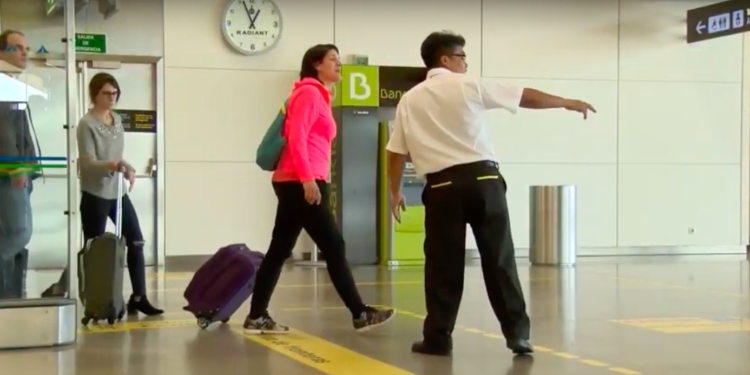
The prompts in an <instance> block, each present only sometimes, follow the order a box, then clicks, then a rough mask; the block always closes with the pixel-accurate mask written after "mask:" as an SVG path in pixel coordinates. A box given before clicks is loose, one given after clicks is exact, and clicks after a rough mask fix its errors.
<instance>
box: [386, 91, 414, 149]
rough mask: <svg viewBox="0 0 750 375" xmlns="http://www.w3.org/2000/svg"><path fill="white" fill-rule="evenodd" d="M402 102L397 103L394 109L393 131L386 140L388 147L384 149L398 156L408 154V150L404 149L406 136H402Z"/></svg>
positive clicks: (404, 117)
mask: <svg viewBox="0 0 750 375" xmlns="http://www.w3.org/2000/svg"><path fill="white" fill-rule="evenodd" d="M403 103H404V100H403V99H402V100H401V102H399V103H398V106H397V107H396V119H395V120H394V121H393V131H392V132H391V136H390V138H389V139H388V145H386V146H385V149H386V150H388V151H390V152H392V153H394V154H399V155H407V154H409V149H408V147H406V136H405V134H404V122H405V121H406V115H405V112H406V111H405V110H404V104H403Z"/></svg>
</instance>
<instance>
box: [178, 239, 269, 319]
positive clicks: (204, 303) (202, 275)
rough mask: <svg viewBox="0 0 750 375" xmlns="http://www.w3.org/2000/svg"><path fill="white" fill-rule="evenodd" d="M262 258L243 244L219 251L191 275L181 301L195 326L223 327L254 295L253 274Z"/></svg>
mask: <svg viewBox="0 0 750 375" xmlns="http://www.w3.org/2000/svg"><path fill="white" fill-rule="evenodd" d="M262 261H263V254H262V253H259V252H257V251H251V250H250V249H249V248H248V247H247V246H246V245H245V244H234V245H229V246H225V247H222V248H221V249H219V251H218V252H216V254H214V256H212V257H211V258H210V259H209V260H208V261H207V262H206V263H205V264H203V265H202V266H201V267H200V268H199V269H198V271H196V272H195V275H193V279H192V280H190V284H188V286H187V289H186V290H185V294H184V297H185V299H186V300H187V303H188V305H187V306H185V307H184V308H183V310H185V311H189V312H191V313H193V315H195V317H196V318H197V319H198V326H199V327H201V328H203V329H205V328H207V327H208V326H209V325H211V323H214V322H218V321H221V322H222V323H226V322H228V321H229V318H230V317H231V316H232V314H234V313H235V312H236V311H237V310H238V309H239V308H240V306H242V304H243V303H244V302H245V301H247V299H248V298H249V297H250V295H251V294H252V293H253V287H254V286H255V273H256V272H257V270H258V267H260V263H261V262H262Z"/></svg>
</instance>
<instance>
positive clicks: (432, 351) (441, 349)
mask: <svg viewBox="0 0 750 375" xmlns="http://www.w3.org/2000/svg"><path fill="white" fill-rule="evenodd" d="M411 351H412V352H414V353H419V354H427V355H440V356H444V357H447V356H449V355H451V352H452V351H453V348H451V347H450V346H449V345H434V344H429V343H426V342H424V341H417V342H415V343H414V344H412V346H411Z"/></svg>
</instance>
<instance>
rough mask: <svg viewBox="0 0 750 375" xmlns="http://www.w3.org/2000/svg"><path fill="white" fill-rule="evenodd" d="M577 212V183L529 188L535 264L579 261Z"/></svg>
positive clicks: (532, 249) (532, 256)
mask: <svg viewBox="0 0 750 375" xmlns="http://www.w3.org/2000/svg"><path fill="white" fill-rule="evenodd" d="M576 215H577V213H576V187H575V186H570V185H558V186H531V187H530V188H529V260H530V261H531V264H532V265H544V266H573V265H575V264H576V257H577V250H578V243H577V225H576Z"/></svg>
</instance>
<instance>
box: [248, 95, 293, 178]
mask: <svg viewBox="0 0 750 375" xmlns="http://www.w3.org/2000/svg"><path fill="white" fill-rule="evenodd" d="M288 104H289V101H288V100H287V101H286V102H284V105H283V106H281V109H280V110H279V113H278V114H277V115H276V118H275V119H274V120H273V122H272V123H271V126H270V127H269V128H268V130H267V131H266V135H264V136H263V140H262V141H260V145H258V150H257V151H256V152H255V163H256V164H258V166H259V167H260V169H262V170H264V171H269V172H272V171H275V170H276V167H277V166H278V164H279V159H280V158H281V152H282V151H284V147H286V138H284V135H283V134H282V131H283V130H284V121H285V120H286V109H287V105H288Z"/></svg>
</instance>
